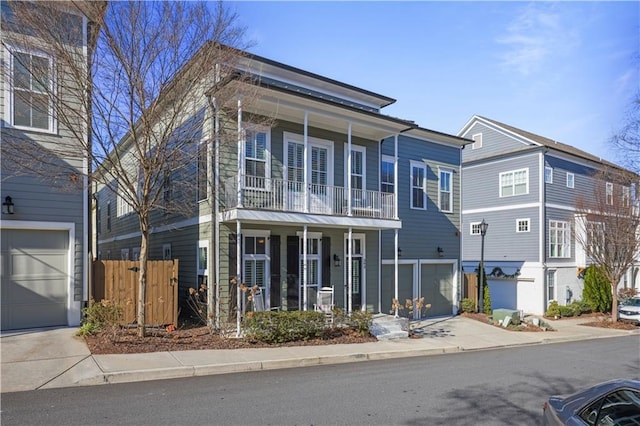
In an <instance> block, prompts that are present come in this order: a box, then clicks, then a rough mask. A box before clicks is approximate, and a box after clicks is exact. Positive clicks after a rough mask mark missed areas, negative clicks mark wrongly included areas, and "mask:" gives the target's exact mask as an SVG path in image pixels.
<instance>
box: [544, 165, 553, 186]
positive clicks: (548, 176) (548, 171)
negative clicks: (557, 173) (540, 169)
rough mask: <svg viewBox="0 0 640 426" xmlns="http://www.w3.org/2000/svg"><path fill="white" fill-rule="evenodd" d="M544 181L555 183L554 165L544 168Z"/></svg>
mask: <svg viewBox="0 0 640 426" xmlns="http://www.w3.org/2000/svg"><path fill="white" fill-rule="evenodd" d="M544 183H553V167H549V166H546V167H545V168H544Z"/></svg>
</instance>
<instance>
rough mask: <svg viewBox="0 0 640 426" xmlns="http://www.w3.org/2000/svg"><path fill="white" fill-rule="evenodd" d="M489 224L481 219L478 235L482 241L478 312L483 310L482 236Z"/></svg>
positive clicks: (482, 248)
mask: <svg viewBox="0 0 640 426" xmlns="http://www.w3.org/2000/svg"><path fill="white" fill-rule="evenodd" d="M488 227H489V224H488V223H487V222H485V221H484V219H482V222H480V235H481V236H482V243H481V246H480V285H479V287H480V288H479V289H478V298H479V299H480V300H479V301H478V312H484V296H483V294H482V291H483V290H484V236H485V235H487V228H488Z"/></svg>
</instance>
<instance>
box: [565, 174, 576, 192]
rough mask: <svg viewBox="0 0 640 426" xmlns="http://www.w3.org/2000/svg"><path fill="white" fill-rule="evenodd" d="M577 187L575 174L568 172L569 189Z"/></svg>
mask: <svg viewBox="0 0 640 426" xmlns="http://www.w3.org/2000/svg"><path fill="white" fill-rule="evenodd" d="M574 185H575V176H574V175H573V173H569V172H567V188H573V187H574Z"/></svg>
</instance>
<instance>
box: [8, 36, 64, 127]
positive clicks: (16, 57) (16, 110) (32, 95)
mask: <svg viewBox="0 0 640 426" xmlns="http://www.w3.org/2000/svg"><path fill="white" fill-rule="evenodd" d="M7 59H8V61H9V66H10V68H11V69H10V84H9V85H8V87H9V88H10V96H9V102H8V104H7V106H8V107H9V110H10V112H9V114H7V116H8V117H9V120H10V124H11V125H12V126H15V127H19V128H25V129H37V130H41V131H46V132H55V130H56V129H55V121H54V114H53V104H52V102H51V96H50V93H51V91H52V90H54V86H53V81H54V76H53V60H52V59H51V58H50V57H48V56H46V55H44V54H41V53H37V54H36V53H34V52H27V51H20V50H15V49H13V50H12V51H10V53H9V55H8V58H7Z"/></svg>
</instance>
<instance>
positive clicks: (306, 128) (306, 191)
mask: <svg viewBox="0 0 640 426" xmlns="http://www.w3.org/2000/svg"><path fill="white" fill-rule="evenodd" d="M303 137H304V139H303V141H304V155H303V157H304V159H303V161H304V211H305V213H308V212H309V198H310V197H309V174H310V164H309V112H308V111H305V112H304V136H303ZM305 310H306V303H305Z"/></svg>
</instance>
